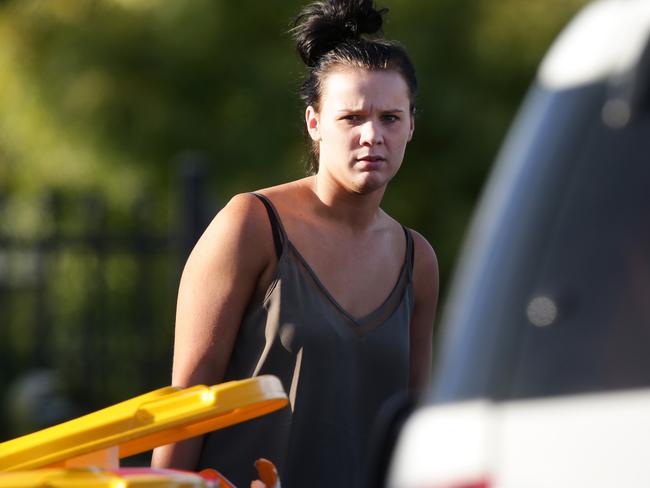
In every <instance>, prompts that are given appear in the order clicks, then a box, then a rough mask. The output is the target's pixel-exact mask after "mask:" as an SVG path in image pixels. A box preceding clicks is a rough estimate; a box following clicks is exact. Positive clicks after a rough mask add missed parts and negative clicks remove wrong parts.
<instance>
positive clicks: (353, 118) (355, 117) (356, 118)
mask: <svg viewBox="0 0 650 488" xmlns="http://www.w3.org/2000/svg"><path fill="white" fill-rule="evenodd" d="M343 120H347V121H350V122H359V121H360V120H361V116H360V115H356V114H349V115H344V116H343Z"/></svg>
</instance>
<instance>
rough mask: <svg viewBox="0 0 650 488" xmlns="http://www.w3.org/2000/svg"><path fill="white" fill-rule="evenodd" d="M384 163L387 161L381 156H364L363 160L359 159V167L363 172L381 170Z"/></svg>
mask: <svg viewBox="0 0 650 488" xmlns="http://www.w3.org/2000/svg"><path fill="white" fill-rule="evenodd" d="M384 161H386V159H385V158H383V157H381V156H364V157H362V158H357V162H358V167H359V169H361V170H362V171H372V170H376V169H379V168H380V167H381V166H382V164H383V163H384Z"/></svg>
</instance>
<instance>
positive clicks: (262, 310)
mask: <svg viewBox="0 0 650 488" xmlns="http://www.w3.org/2000/svg"><path fill="white" fill-rule="evenodd" d="M255 195H256V196H257V197H258V198H259V199H260V200H261V201H262V202H263V203H264V205H265V206H266V208H267V211H268V214H269V218H270V221H271V225H272V229H273V238H274V241H275V245H276V251H277V254H278V263H277V269H276V272H275V276H274V278H273V280H272V283H271V285H270V286H269V288H268V290H267V293H266V295H265V296H264V298H263V299H260V300H258V301H253V302H251V303H250V304H249V305H248V307H247V310H246V312H245V314H244V317H243V319H242V322H241V324H240V328H239V332H238V335H237V338H236V341H235V345H234V348H233V351H232V354H231V358H230V362H229V365H228V368H227V371H226V375H225V378H224V381H229V380H235V379H242V378H248V377H252V376H257V375H262V374H273V375H276V376H278V377H279V378H280V380H281V381H282V384H283V385H284V388H285V390H286V391H287V393H288V395H289V398H290V403H289V405H288V406H287V407H285V408H283V409H282V410H280V411H278V412H274V413H272V414H269V415H266V416H263V417H259V418H257V419H253V420H250V421H247V422H244V423H242V424H239V425H235V426H233V427H229V428H226V429H222V430H218V431H216V432H212V433H210V434H207V435H206V436H205V438H204V442H203V449H202V452H201V456H200V460H199V466H197V469H204V468H209V467H212V468H215V469H217V470H219V471H220V472H221V473H223V474H224V475H225V476H226V477H227V478H228V479H230V480H231V481H232V482H233V483H234V484H235V485H236V486H239V487H247V486H249V485H250V482H251V480H253V479H255V468H254V464H253V463H254V461H255V460H256V459H258V458H261V457H263V458H267V459H269V460H271V461H272V462H273V463H275V465H276V466H277V467H278V470H279V472H280V479H281V481H282V486H283V488H306V487H328V488H332V487H341V488H344V487H345V488H347V487H350V488H354V487H357V486H360V485H361V480H362V476H364V469H365V466H364V462H365V456H366V453H367V451H368V445H367V444H368V439H369V437H370V430H371V428H372V424H373V421H374V419H375V416H376V413H377V411H378V410H379V408H380V406H381V405H382V403H383V402H385V401H386V400H387V399H388V398H389V397H391V396H393V395H395V394H397V393H400V392H403V391H404V390H406V389H407V388H408V379H409V325H410V322H411V315H412V310H413V299H414V298H413V285H412V268H413V239H412V237H411V234H410V232H409V231H408V230H407V229H406V228H404V233H405V236H406V242H407V246H406V249H407V251H406V256H405V259H404V264H403V266H402V270H401V273H400V276H399V279H398V280H397V283H396V284H395V286H394V288H393V290H392V291H391V293H390V295H389V296H388V297H387V298H386V300H385V301H384V303H383V304H382V305H381V306H380V307H379V308H378V309H377V310H375V311H373V312H372V313H370V314H369V315H367V316H365V317H363V318H361V319H355V318H354V317H352V316H351V315H350V314H349V313H347V312H346V311H345V310H344V309H343V308H342V307H341V306H340V305H339V304H338V303H337V302H336V300H335V299H334V298H333V297H332V296H331V295H330V293H329V292H328V291H327V289H326V288H325V287H324V286H323V284H322V283H321V282H320V280H319V279H318V276H316V274H315V273H314V271H313V270H312V269H311V268H310V266H309V264H308V263H307V262H306V261H305V259H304V258H303V257H302V256H301V255H300V253H299V252H298V250H297V249H296V248H295V247H294V246H293V245H292V244H291V241H290V240H289V239H288V238H287V235H286V233H285V231H284V229H283V227H282V223H281V220H280V217H279V215H278V213H277V212H276V210H275V208H274V207H273V205H272V204H271V202H270V201H269V200H268V199H267V198H266V197H264V196H262V195H259V194H255ZM380 265H381V263H378V266H380Z"/></svg>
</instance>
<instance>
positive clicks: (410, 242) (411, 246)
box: [402, 225, 415, 276]
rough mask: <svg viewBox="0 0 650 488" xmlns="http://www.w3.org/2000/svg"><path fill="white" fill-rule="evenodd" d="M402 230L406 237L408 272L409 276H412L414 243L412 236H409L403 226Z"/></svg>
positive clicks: (408, 232) (409, 233)
mask: <svg viewBox="0 0 650 488" xmlns="http://www.w3.org/2000/svg"><path fill="white" fill-rule="evenodd" d="M402 229H404V235H405V236H406V261H405V262H407V263H408V264H409V266H408V271H409V276H413V264H414V263H415V242H414V241H413V236H412V235H411V232H410V231H409V230H408V229H407V228H406V227H405V226H404V225H402Z"/></svg>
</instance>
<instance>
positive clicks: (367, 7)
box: [291, 0, 388, 67]
mask: <svg viewBox="0 0 650 488" xmlns="http://www.w3.org/2000/svg"><path fill="white" fill-rule="evenodd" d="M386 12H388V9H386V8H384V9H381V10H377V9H376V8H375V6H374V4H373V0H324V1H318V2H314V3H312V4H310V5H307V6H306V7H305V8H304V9H303V10H302V12H300V14H299V15H298V17H297V18H296V20H295V22H294V25H293V29H292V30H291V32H292V34H293V36H294V38H295V40H296V47H297V48H298V53H299V54H300V57H301V58H302V60H303V61H304V62H305V64H306V65H307V66H310V67H313V66H315V65H316V64H317V63H318V60H319V58H320V57H321V56H323V55H324V54H325V53H327V52H328V51H331V50H332V49H334V48H335V47H336V46H337V45H338V44H340V43H342V42H345V41H348V40H352V39H359V38H360V37H361V35H362V34H375V33H377V32H379V31H380V30H381V26H382V24H383V15H384V14H385V13H386Z"/></svg>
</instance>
